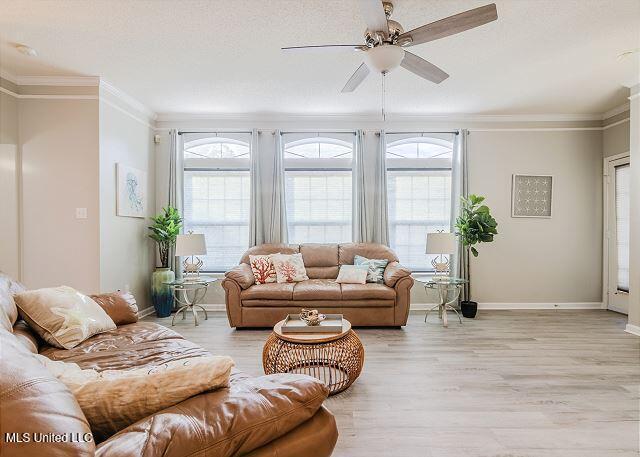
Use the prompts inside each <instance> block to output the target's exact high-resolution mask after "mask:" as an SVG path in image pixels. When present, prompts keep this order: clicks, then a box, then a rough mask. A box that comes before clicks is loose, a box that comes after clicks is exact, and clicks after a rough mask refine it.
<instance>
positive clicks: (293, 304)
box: [242, 298, 395, 327]
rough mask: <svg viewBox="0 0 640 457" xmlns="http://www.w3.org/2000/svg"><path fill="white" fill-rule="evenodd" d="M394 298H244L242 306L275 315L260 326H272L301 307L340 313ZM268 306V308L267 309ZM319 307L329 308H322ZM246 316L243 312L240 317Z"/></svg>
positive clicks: (390, 302)
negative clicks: (347, 309)
mask: <svg viewBox="0 0 640 457" xmlns="http://www.w3.org/2000/svg"><path fill="white" fill-rule="evenodd" d="M394 305H395V300H385V299H381V298H373V299H372V298H365V299H362V300H302V301H293V300H244V301H243V302H242V307H243V308H244V309H245V310H249V309H251V312H252V313H253V312H256V308H263V309H264V311H265V312H267V313H268V314H269V315H270V316H274V317H277V319H275V320H274V321H273V322H270V321H271V319H270V321H269V323H265V324H263V325H262V327H273V325H274V324H275V323H276V322H278V321H280V320H282V319H284V317H285V316H286V315H287V314H297V313H299V312H300V310H301V309H302V308H312V309H317V310H318V311H319V312H321V313H340V312H342V311H341V310H343V309H346V308H383V307H389V306H391V307H393V306H394ZM267 308H268V309H267ZM321 308H330V310H329V309H326V310H322V309H321ZM246 318H248V317H247V316H245V314H243V317H242V319H243V320H244V319H246Z"/></svg>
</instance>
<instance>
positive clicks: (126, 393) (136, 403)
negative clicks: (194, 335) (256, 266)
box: [36, 355, 234, 441]
mask: <svg viewBox="0 0 640 457" xmlns="http://www.w3.org/2000/svg"><path fill="white" fill-rule="evenodd" d="M36 357H38V358H39V360H40V362H41V363H42V364H43V365H44V366H45V367H46V368H47V369H48V370H49V371H50V372H51V373H52V374H53V375H54V376H55V377H56V378H58V379H59V380H60V381H62V382H63V383H64V384H65V385H66V386H67V387H68V388H69V390H70V391H71V392H72V393H73V395H74V396H75V397H76V400H77V401H78V404H79V405H80V408H82V412H83V413H84V415H85V417H86V418H87V420H88V421H89V424H90V425H91V431H92V432H93V436H94V439H95V440H96V441H104V440H105V439H107V438H108V437H110V436H111V435H113V434H115V433H117V432H119V431H120V430H122V429H124V428H126V427H128V426H129V425H131V424H133V423H134V422H137V421H139V420H141V419H144V418H145V417H147V416H150V415H152V414H155V413H157V412H158V411H161V410H163V409H165V408H168V407H170V406H173V405H177V404H178V403H180V402H182V401H184V400H186V399H188V398H191V397H193V396H195V395H198V394H200V393H202V392H207V391H212V390H216V389H220V388H223V387H228V386H229V374H230V373H231V368H232V367H233V365H234V364H233V360H232V359H231V357H227V356H206V357H196V358H193V359H188V360H173V361H171V362H168V363H163V364H162V365H156V366H153V367H148V366H145V367H140V368H134V369H131V370H105V371H102V372H98V371H97V370H93V369H82V368H80V367H79V365H78V364H76V363H71V362H61V361H54V360H51V359H49V358H48V357H44V356H42V355H37V356H36Z"/></svg>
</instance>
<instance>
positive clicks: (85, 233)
mask: <svg viewBox="0 0 640 457" xmlns="http://www.w3.org/2000/svg"><path fill="white" fill-rule="evenodd" d="M19 104H20V108H19V136H20V143H21V155H22V215H23V233H22V243H23V258H22V262H23V277H22V279H23V281H24V282H25V283H26V285H27V286H28V287H34V288H35V287H46V286H57V285H60V284H66V285H69V286H72V287H75V288H77V289H79V290H81V291H86V292H94V291H97V290H98V289H99V286H100V281H99V264H98V255H99V249H98V248H99V244H98V242H99V201H98V146H99V145H98V100H95V99H86V100H66V99H65V100H58V99H20V101H19ZM76 208H87V216H88V217H87V219H76Z"/></svg>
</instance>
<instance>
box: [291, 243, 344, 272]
mask: <svg viewBox="0 0 640 457" xmlns="http://www.w3.org/2000/svg"><path fill="white" fill-rule="evenodd" d="M300 254H302V258H303V259H304V266H305V267H335V266H338V245H337V244H316V243H309V244H301V245H300Z"/></svg>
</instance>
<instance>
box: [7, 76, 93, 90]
mask: <svg viewBox="0 0 640 457" xmlns="http://www.w3.org/2000/svg"><path fill="white" fill-rule="evenodd" d="M16 84H17V85H19V86H74V87H93V86H98V85H99V84H100V77H99V76H16Z"/></svg>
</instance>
